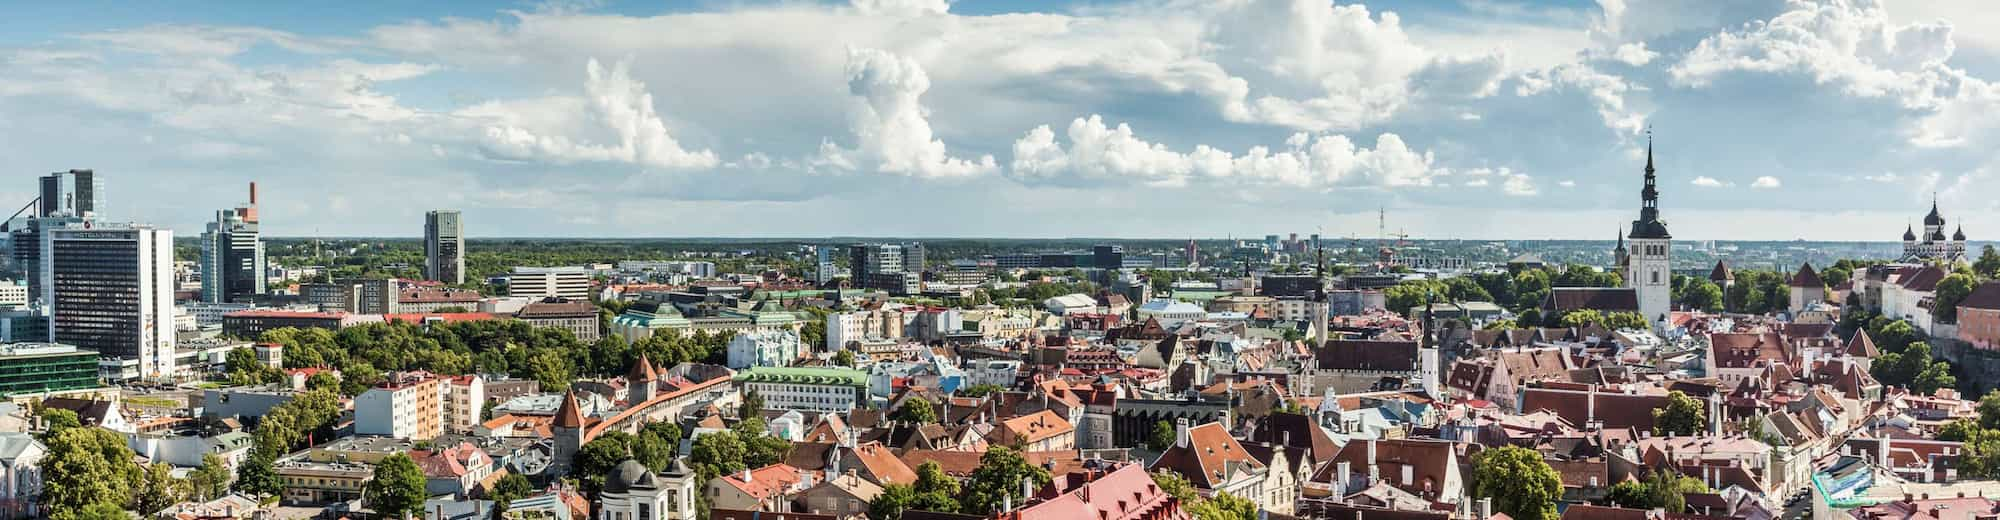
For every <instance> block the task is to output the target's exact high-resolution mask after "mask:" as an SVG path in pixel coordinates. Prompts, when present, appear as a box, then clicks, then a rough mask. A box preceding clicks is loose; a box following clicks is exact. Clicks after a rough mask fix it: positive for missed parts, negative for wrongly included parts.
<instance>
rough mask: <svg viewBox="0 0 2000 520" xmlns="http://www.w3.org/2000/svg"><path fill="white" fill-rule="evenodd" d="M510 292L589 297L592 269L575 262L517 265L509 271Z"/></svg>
mask: <svg viewBox="0 0 2000 520" xmlns="http://www.w3.org/2000/svg"><path fill="white" fill-rule="evenodd" d="M507 295H508V296H513V297H526V298H534V299H538V300H539V299H542V298H565V299H569V300H576V301H590V270H589V269H585V268H582V267H574V266H572V267H516V268H514V270H513V272H511V273H509V274H508V275H507Z"/></svg>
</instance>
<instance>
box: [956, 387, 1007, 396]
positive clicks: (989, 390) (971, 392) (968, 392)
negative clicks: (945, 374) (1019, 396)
mask: <svg viewBox="0 0 2000 520" xmlns="http://www.w3.org/2000/svg"><path fill="white" fill-rule="evenodd" d="M1005 391H1007V389H1005V388H1001V387H1000V385H972V386H968V387H965V388H960V389H958V396H959V397H970V398H974V399H977V398H981V397H986V396H987V394H993V393H998V392H1005Z"/></svg>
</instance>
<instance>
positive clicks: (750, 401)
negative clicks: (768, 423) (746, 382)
mask: <svg viewBox="0 0 2000 520" xmlns="http://www.w3.org/2000/svg"><path fill="white" fill-rule="evenodd" d="M753 417H754V418H758V419H762V418H764V396H761V395H757V391H756V390H748V391H744V392H743V405H742V406H738V407H737V408H736V418H737V419H750V418H753Z"/></svg>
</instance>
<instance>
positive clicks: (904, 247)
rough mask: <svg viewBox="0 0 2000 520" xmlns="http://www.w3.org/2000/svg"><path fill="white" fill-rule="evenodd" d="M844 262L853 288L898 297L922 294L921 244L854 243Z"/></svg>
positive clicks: (849, 247) (922, 258) (922, 248)
mask: <svg viewBox="0 0 2000 520" xmlns="http://www.w3.org/2000/svg"><path fill="white" fill-rule="evenodd" d="M847 260H848V266H847V268H848V271H849V272H850V273H851V275H852V277H853V279H852V280H851V282H852V283H853V284H854V286H855V287H859V288H863V289H875V290H880V291H888V292H889V293H890V294H894V295H898V296H903V295H911V294H917V293H919V292H922V291H923V266H924V246H923V244H919V243H911V244H854V245H851V246H847ZM913 267H914V269H912V268H913Z"/></svg>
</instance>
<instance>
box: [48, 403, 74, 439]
mask: <svg viewBox="0 0 2000 520" xmlns="http://www.w3.org/2000/svg"><path fill="white" fill-rule="evenodd" d="M41 416H42V424H43V425H45V426H46V427H47V429H46V430H45V431H43V432H42V442H48V439H49V438H51V437H55V436H56V434H59V433H62V432H63V430H67V429H70V428H76V427H79V426H83V420H82V419H78V418H77V417H76V412H72V411H69V410H64V409H61V408H45V409H43V410H42V413H41Z"/></svg>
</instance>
